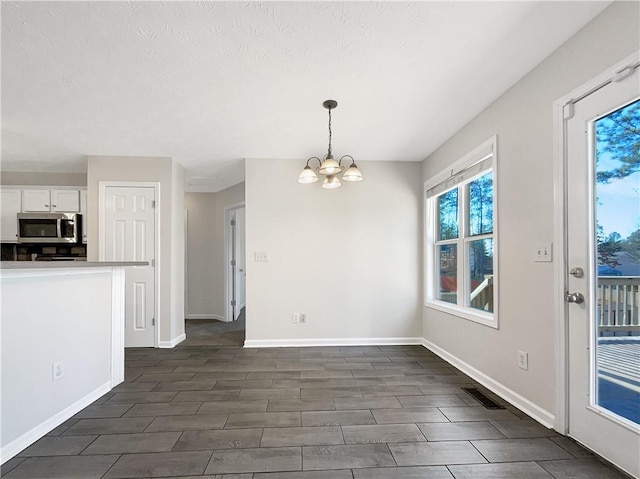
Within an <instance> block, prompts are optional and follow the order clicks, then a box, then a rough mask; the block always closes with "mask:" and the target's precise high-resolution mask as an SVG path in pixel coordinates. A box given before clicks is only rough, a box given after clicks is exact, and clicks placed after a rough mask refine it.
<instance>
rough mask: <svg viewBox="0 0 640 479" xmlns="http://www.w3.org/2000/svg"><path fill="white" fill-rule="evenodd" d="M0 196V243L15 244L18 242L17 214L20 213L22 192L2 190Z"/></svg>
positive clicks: (9, 189) (8, 189)
mask: <svg viewBox="0 0 640 479" xmlns="http://www.w3.org/2000/svg"><path fill="white" fill-rule="evenodd" d="M0 195H1V198H0V201H1V203H0V204H1V205H2V212H1V214H0V241H3V242H9V243H15V242H16V241H17V240H18V213H20V207H21V199H22V190H19V189H11V188H2V190H0Z"/></svg>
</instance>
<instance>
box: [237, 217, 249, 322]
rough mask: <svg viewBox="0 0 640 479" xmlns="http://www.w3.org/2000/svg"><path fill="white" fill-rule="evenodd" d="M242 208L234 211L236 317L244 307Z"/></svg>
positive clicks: (244, 277)
mask: <svg viewBox="0 0 640 479" xmlns="http://www.w3.org/2000/svg"><path fill="white" fill-rule="evenodd" d="M244 212H245V210H244V208H238V209H237V210H236V265H237V270H236V303H237V307H236V317H235V318H234V320H235V319H238V316H239V315H240V311H241V310H242V308H244V307H245V302H246V297H245V295H246V289H245V280H246V273H245V270H246V264H245V261H246V259H245V249H246V248H245V230H246V228H245V215H244Z"/></svg>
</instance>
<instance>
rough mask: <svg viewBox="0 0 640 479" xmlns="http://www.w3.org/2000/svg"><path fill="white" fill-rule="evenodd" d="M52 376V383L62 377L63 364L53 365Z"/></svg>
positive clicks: (56, 363)
mask: <svg viewBox="0 0 640 479" xmlns="http://www.w3.org/2000/svg"><path fill="white" fill-rule="evenodd" d="M52 374H53V380H54V381H57V380H58V379H60V378H62V376H64V363H63V362H62V361H56V362H55V363H53V366H52Z"/></svg>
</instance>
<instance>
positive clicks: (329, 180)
mask: <svg viewBox="0 0 640 479" xmlns="http://www.w3.org/2000/svg"><path fill="white" fill-rule="evenodd" d="M322 106H324V107H325V108H326V109H327V110H329V151H328V152H327V154H326V155H325V156H324V157H323V158H322V160H320V158H318V157H317V156H312V157H311V158H309V159H308V160H307V165H306V166H305V167H304V169H303V170H302V173H300V176H299V177H298V183H303V184H307V183H316V182H317V181H318V175H316V172H315V171H313V170H312V169H311V167H310V166H309V162H310V161H311V160H316V161H317V162H318V167H317V168H316V171H317V172H318V173H320V174H321V175H323V176H324V177H325V178H324V181H323V182H322V187H323V188H324V189H327V190H332V189H335V188H340V187H341V186H342V183H341V182H340V179H342V180H343V181H362V180H364V178H363V177H362V173H360V170H359V169H358V166H357V165H356V161H355V160H354V159H353V157H352V156H351V155H344V156H342V157H341V158H340V160H338V161H336V160H335V159H334V158H333V154H332V152H331V110H333V109H334V108H336V107H337V106H338V102H337V101H335V100H326V101H325V102H324V103H322ZM342 160H345V161H346V160H351V165H349V167H348V168H347V169H346V171H345V172H344V173H342V171H343V170H344V166H342ZM340 173H342V177H341V178H338V175H339V174H340Z"/></svg>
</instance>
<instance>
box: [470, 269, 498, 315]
mask: <svg viewBox="0 0 640 479" xmlns="http://www.w3.org/2000/svg"><path fill="white" fill-rule="evenodd" d="M469 300H470V302H471V306H472V307H473V308H476V309H482V310H484V311H493V275H492V274H491V275H489V274H488V275H485V277H484V281H482V283H480V284H479V285H478V286H477V287H476V289H474V290H473V291H472V292H471V295H470V297H469Z"/></svg>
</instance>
